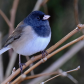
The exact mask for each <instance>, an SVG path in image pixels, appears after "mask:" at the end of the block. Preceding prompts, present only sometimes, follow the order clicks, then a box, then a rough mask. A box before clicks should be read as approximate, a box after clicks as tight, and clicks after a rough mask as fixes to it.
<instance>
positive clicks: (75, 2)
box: [74, 0, 80, 25]
mask: <svg viewBox="0 0 84 84" xmlns="http://www.w3.org/2000/svg"><path fill="white" fill-rule="evenodd" d="M74 15H75V21H76V25H77V24H79V23H80V21H79V16H78V0H74Z"/></svg>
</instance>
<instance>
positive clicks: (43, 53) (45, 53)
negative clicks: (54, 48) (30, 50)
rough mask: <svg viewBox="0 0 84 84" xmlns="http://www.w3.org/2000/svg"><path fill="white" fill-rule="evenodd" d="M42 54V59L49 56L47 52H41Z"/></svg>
mask: <svg viewBox="0 0 84 84" xmlns="http://www.w3.org/2000/svg"><path fill="white" fill-rule="evenodd" d="M41 53H42V58H44V57H46V56H47V55H48V53H47V51H45V50H44V51H41Z"/></svg>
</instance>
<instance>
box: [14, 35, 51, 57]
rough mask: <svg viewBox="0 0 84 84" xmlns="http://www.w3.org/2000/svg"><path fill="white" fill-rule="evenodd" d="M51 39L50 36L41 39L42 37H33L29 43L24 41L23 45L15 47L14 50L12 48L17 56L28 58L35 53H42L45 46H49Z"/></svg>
mask: <svg viewBox="0 0 84 84" xmlns="http://www.w3.org/2000/svg"><path fill="white" fill-rule="evenodd" d="M50 39H51V34H50V36H49V37H46V38H43V37H35V38H33V39H31V41H29V40H28V42H27V40H26V42H24V44H20V43H19V45H17V46H18V47H17V48H15V47H14V46H13V49H14V51H16V52H17V53H18V54H21V55H24V56H30V55H33V54H35V53H37V52H40V51H43V50H44V49H45V48H46V47H47V45H48V44H49V42H50Z"/></svg>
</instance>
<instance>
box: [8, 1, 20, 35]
mask: <svg viewBox="0 0 84 84" xmlns="http://www.w3.org/2000/svg"><path fill="white" fill-rule="evenodd" d="M18 3H19V0H14V2H13V6H12V8H11V11H10V22H11V24H12V26H11V28H10V30H9V35H10V34H11V33H12V31H13V30H14V22H15V15H16V11H17V7H18Z"/></svg>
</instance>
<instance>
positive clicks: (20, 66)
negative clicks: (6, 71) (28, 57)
mask: <svg viewBox="0 0 84 84" xmlns="http://www.w3.org/2000/svg"><path fill="white" fill-rule="evenodd" d="M23 65H25V66H26V64H25V63H19V68H20V71H21V74H22V72H23V67H22V66H23Z"/></svg>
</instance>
